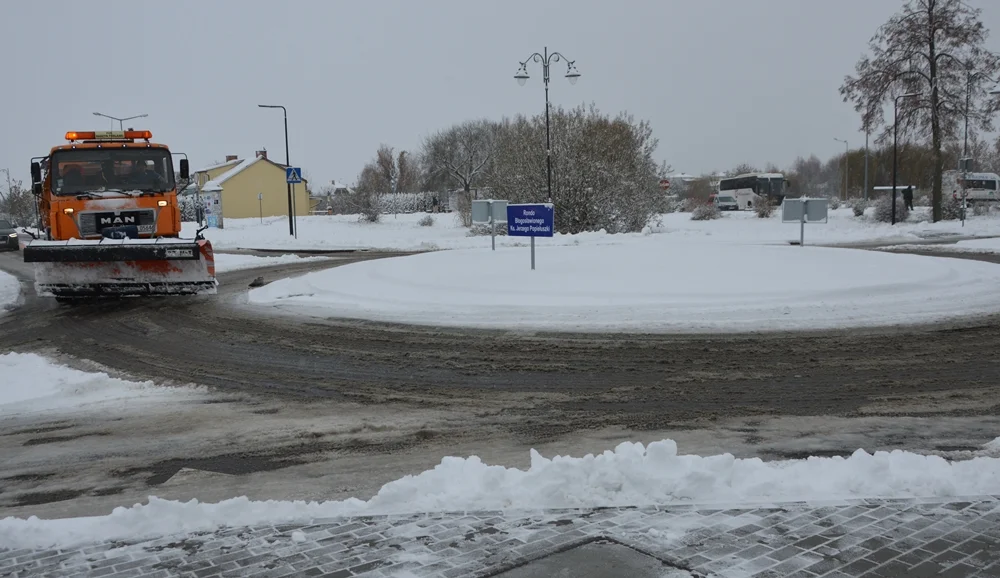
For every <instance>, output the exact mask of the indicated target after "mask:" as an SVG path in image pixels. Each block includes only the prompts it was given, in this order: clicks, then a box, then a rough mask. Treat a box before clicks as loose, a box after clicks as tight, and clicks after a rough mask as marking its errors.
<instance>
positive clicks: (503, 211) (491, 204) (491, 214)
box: [472, 199, 507, 251]
mask: <svg viewBox="0 0 1000 578" xmlns="http://www.w3.org/2000/svg"><path fill="white" fill-rule="evenodd" d="M506 222H507V201H496V200H493V199H486V200H482V201H479V200H476V201H472V223H473V224H474V225H482V224H488V225H489V226H490V241H491V243H492V245H493V250H494V251H496V250H497V230H496V224H497V223H506Z"/></svg>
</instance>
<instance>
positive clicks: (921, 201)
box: [913, 195, 931, 207]
mask: <svg viewBox="0 0 1000 578" xmlns="http://www.w3.org/2000/svg"><path fill="white" fill-rule="evenodd" d="M913 206H914V207H929V206H931V196H930V195H920V196H919V197H917V198H916V199H914V200H913Z"/></svg>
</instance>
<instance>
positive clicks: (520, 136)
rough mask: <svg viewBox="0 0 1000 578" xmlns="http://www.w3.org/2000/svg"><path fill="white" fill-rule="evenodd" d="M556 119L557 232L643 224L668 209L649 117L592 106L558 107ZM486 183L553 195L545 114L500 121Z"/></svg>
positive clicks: (513, 196)
mask: <svg viewBox="0 0 1000 578" xmlns="http://www.w3.org/2000/svg"><path fill="white" fill-rule="evenodd" d="M550 122H551V135H552V201H553V203H554V204H555V209H556V211H555V214H556V229H557V230H558V231H560V232H564V233H576V232H580V231H587V230H598V229H605V230H607V231H609V232H624V231H639V230H641V229H642V228H643V227H645V226H646V225H647V224H648V223H649V221H650V219H651V218H652V217H653V216H654V215H656V214H658V213H659V212H661V211H662V210H663V208H664V205H665V201H666V196H665V195H664V193H663V191H662V189H660V187H659V184H658V181H659V168H660V167H658V165H657V163H656V161H655V160H654V159H653V152H654V151H655V149H656V146H657V140H656V139H655V138H653V136H652V128H651V127H650V126H649V123H647V122H645V121H641V122H639V121H636V120H635V119H634V118H633V117H632V116H631V115H628V114H624V113H623V114H619V115H618V116H616V117H614V118H612V117H609V116H607V115H604V114H602V113H601V112H599V111H598V110H597V109H596V108H595V107H593V106H591V107H590V108H586V107H582V106H581V107H577V108H574V109H571V110H563V109H561V108H558V109H552V110H551V111H550ZM488 182H489V185H490V186H491V188H492V189H493V192H494V195H495V196H497V197H498V198H504V199H508V200H510V201H511V202H544V201H546V200H547V197H548V192H547V182H546V161H545V117H544V115H537V116H534V117H532V118H526V117H523V116H519V117H516V118H514V119H511V120H505V121H504V122H503V123H502V124H501V127H500V130H499V136H498V140H497V144H496V150H495V153H494V158H493V162H492V163H491V164H490V167H489V172H488Z"/></svg>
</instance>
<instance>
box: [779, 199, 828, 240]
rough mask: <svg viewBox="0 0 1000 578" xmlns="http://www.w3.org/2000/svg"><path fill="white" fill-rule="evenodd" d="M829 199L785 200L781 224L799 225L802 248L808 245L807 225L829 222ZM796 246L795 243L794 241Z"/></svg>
mask: <svg viewBox="0 0 1000 578" xmlns="http://www.w3.org/2000/svg"><path fill="white" fill-rule="evenodd" d="M829 205H830V200H829V199H810V198H807V197H801V198H798V199H789V198H787V197H786V198H785V200H784V201H782V203H781V222H782V223H798V224H799V242H798V245H799V246H800V247H805V245H806V223H826V222H829ZM792 244H793V245H794V244H795V241H792Z"/></svg>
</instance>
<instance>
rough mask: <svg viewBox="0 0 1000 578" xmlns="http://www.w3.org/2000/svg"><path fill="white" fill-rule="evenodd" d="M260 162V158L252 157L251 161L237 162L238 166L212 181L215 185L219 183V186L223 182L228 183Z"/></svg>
mask: <svg viewBox="0 0 1000 578" xmlns="http://www.w3.org/2000/svg"><path fill="white" fill-rule="evenodd" d="M260 160H261V157H254V158H252V159H243V160H242V161H240V162H239V164H237V165H236V166H234V167H233V168H231V169H229V170H228V171H226V172H224V173H222V174H221V175H219V176H217V177H215V178H214V179H212V180H213V181H215V182H216V183H219V184H220V185H221V184H222V183H224V182H226V181H228V180H229V179H231V178H233V177H235V176H236V175H238V174H240V173H242V172H243V171H245V170H246V169H247V168H248V167H250V166H252V165H254V164H256V163H257V162H258V161H260Z"/></svg>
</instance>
